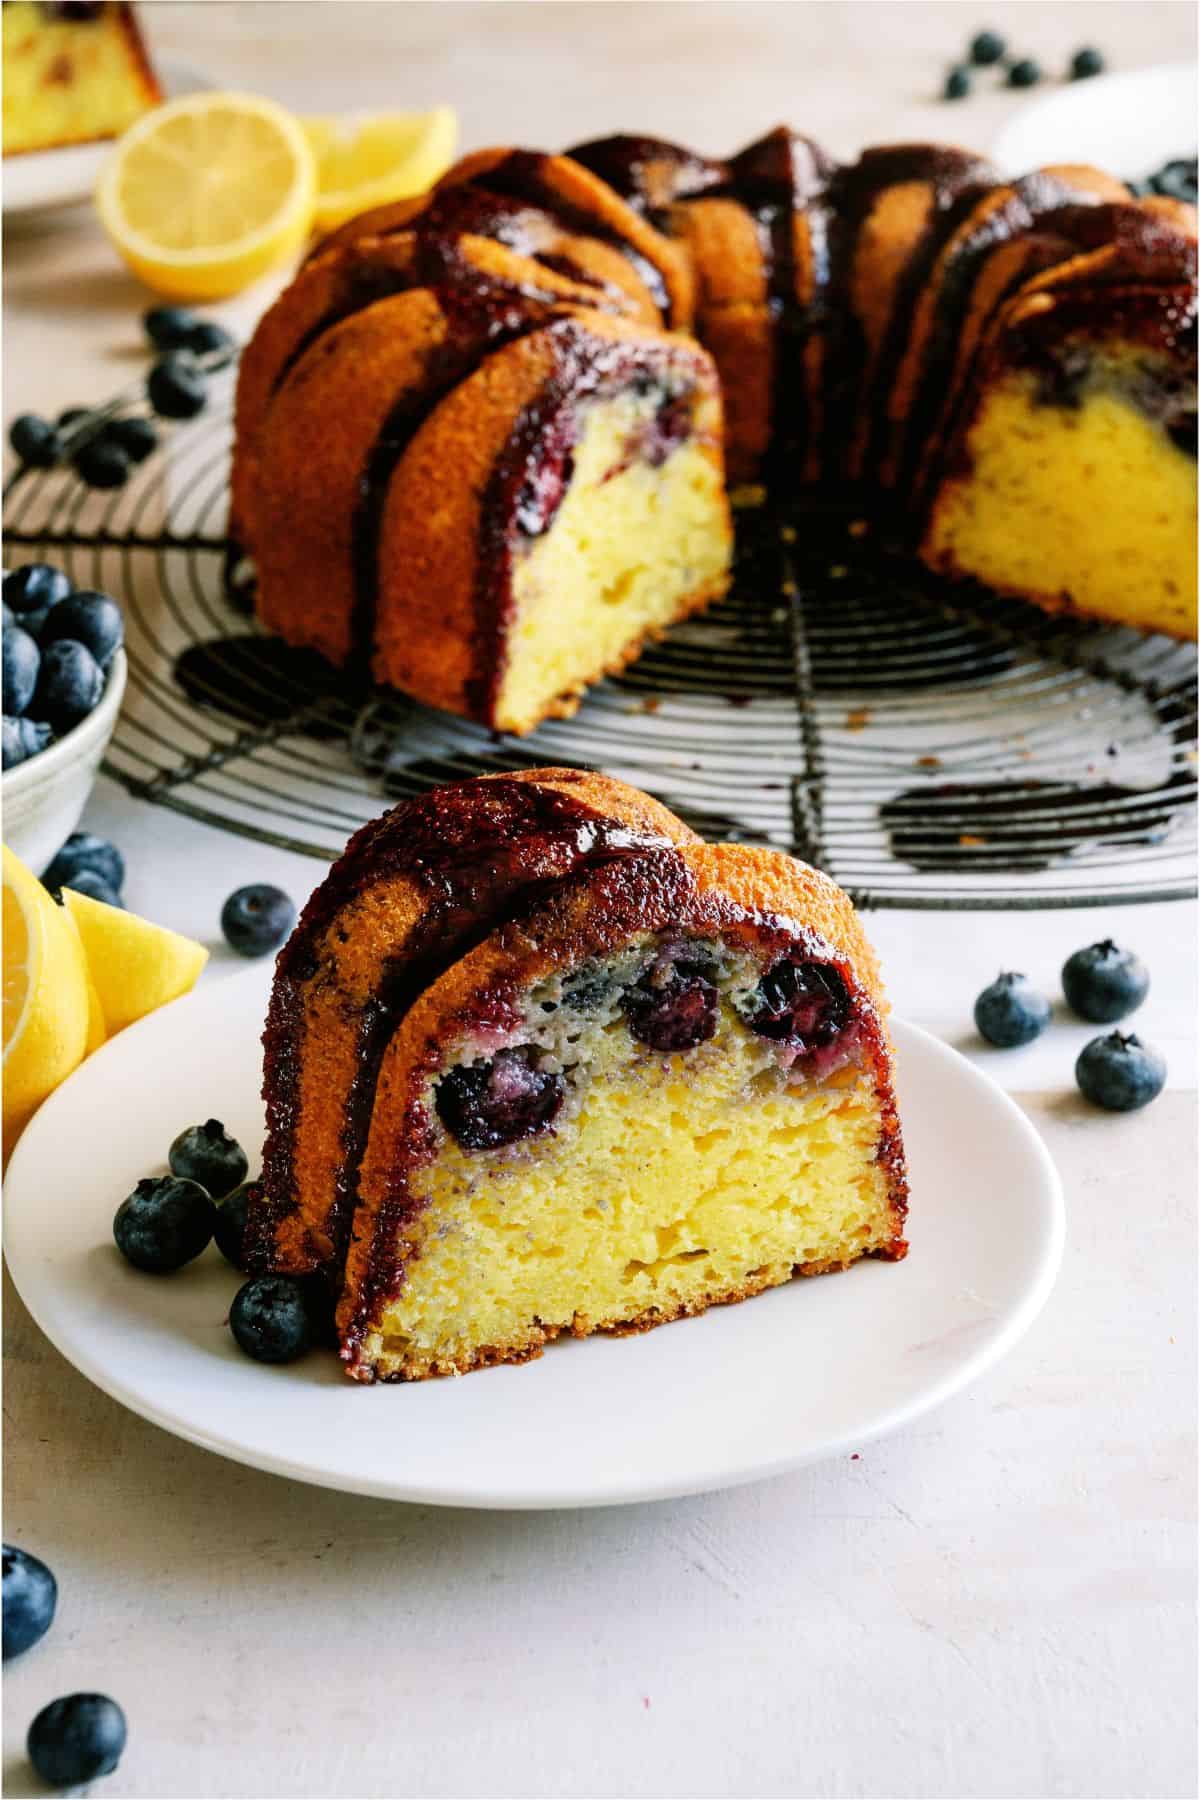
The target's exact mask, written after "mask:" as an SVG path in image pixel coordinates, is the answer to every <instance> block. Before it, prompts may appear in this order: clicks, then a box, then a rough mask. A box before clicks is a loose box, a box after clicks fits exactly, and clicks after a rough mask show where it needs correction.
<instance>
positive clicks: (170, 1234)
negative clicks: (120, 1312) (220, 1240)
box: [113, 1175, 216, 1275]
mask: <svg viewBox="0 0 1200 1800" xmlns="http://www.w3.org/2000/svg"><path fill="white" fill-rule="evenodd" d="M215 1223H216V1208H215V1207H214V1206H213V1203H212V1200H211V1198H210V1197H209V1195H208V1194H207V1193H206V1191H205V1190H204V1188H202V1187H201V1186H200V1184H199V1182H196V1181H184V1180H181V1179H179V1177H177V1176H174V1175H160V1176H147V1177H145V1178H144V1179H143V1180H141V1181H139V1182H138V1184H137V1186H136V1187H135V1188H134V1190H133V1192H132V1194H130V1195H129V1197H128V1199H126V1200H123V1201H122V1202H121V1204H120V1206H119V1207H118V1208H117V1212H116V1217H115V1218H114V1219H113V1238H114V1240H115V1242H116V1246H117V1249H118V1250H119V1251H120V1252H121V1255H122V1256H123V1257H124V1258H125V1260H126V1261H127V1262H131V1263H132V1264H133V1266H134V1268H135V1269H141V1270H143V1271H144V1273H146V1274H147V1275H169V1274H172V1273H173V1272H174V1271H175V1270H176V1269H182V1267H183V1266H184V1264H185V1263H189V1262H191V1261H192V1260H193V1259H194V1258H195V1257H197V1256H199V1254H200V1252H201V1251H202V1250H203V1249H205V1248H206V1246H207V1245H208V1244H209V1243H210V1242H211V1241H212V1235H213V1227H214V1225H215Z"/></svg>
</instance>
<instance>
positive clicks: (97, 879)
mask: <svg viewBox="0 0 1200 1800" xmlns="http://www.w3.org/2000/svg"><path fill="white" fill-rule="evenodd" d="M63 886H64V887H69V888H70V889H71V890H72V892H74V893H76V894H86V895H87V897H88V899H89V900H99V902H100V903H101V905H102V906H116V907H118V908H120V909H121V910H122V911H123V910H124V905H125V903H124V901H123V900H122V899H121V896H120V894H119V893H118V892H117V890H116V888H113V887H109V885H108V883H107V881H105V879H104V877H103V876H102V875H97V874H96V873H95V871H94V870H92V869H80V871H79V873H78V875H72V877H71V879H70V881H65V882H64V883H63Z"/></svg>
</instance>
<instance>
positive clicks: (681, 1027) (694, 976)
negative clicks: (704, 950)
mask: <svg viewBox="0 0 1200 1800" xmlns="http://www.w3.org/2000/svg"><path fill="white" fill-rule="evenodd" d="M658 973H659V972H658V971H652V972H651V973H650V974H649V975H644V976H643V977H642V979H641V980H640V981H639V982H638V983H637V984H636V985H635V986H634V987H631V988H626V990H625V992H624V993H623V994H622V995H621V1011H622V1012H623V1013H624V1014H625V1021H626V1024H627V1025H628V1026H629V1029H630V1032H631V1033H632V1035H633V1036H634V1037H635V1038H637V1040H638V1042H639V1043H641V1044H646V1045H648V1046H649V1048H650V1049H651V1050H663V1051H667V1052H670V1051H672V1050H694V1049H695V1047H696V1045H697V1044H704V1043H707V1042H708V1040H709V1038H710V1037H712V1035H713V1033H714V1032H715V1031H716V1029H717V1006H718V994H717V990H716V988H715V987H714V985H713V983H712V982H711V981H709V980H707V979H706V977H705V975H704V974H703V973H702V972H701V971H700V969H698V968H695V967H693V966H692V965H690V964H688V963H676V964H675V965H674V966H673V967H672V969H671V971H670V974H669V976H668V978H667V979H666V980H663V981H660V980H659V979H658Z"/></svg>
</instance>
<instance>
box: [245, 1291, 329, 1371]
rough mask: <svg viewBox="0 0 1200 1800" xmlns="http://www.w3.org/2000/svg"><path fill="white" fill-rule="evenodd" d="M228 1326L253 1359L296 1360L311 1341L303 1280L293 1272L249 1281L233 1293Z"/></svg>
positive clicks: (309, 1313)
mask: <svg viewBox="0 0 1200 1800" xmlns="http://www.w3.org/2000/svg"><path fill="white" fill-rule="evenodd" d="M229 1329H230V1331H232V1333H233V1335H234V1337H235V1338H236V1339H237V1342H238V1346H239V1348H240V1349H242V1350H244V1351H245V1352H246V1355H247V1356H252V1357H253V1358H254V1360H255V1362H264V1363H289V1362H295V1361H296V1359H297V1357H300V1356H303V1355H304V1353H305V1351H306V1350H309V1349H311V1348H312V1342H313V1322H312V1314H311V1310H310V1303H309V1295H308V1292H307V1289H306V1286H305V1284H304V1282H302V1281H300V1280H297V1278H296V1277H295V1276H294V1275H259V1276H256V1277H255V1279H254V1280H253V1281H248V1282H247V1283H246V1285H245V1286H244V1287H241V1288H239V1289H238V1291H237V1294H236V1295H235V1296H234V1302H233V1305H232V1306H231V1307H230V1309H229Z"/></svg>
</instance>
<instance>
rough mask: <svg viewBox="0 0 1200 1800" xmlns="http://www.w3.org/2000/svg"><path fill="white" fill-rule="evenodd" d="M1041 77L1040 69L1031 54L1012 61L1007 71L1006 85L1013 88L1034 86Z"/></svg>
mask: <svg viewBox="0 0 1200 1800" xmlns="http://www.w3.org/2000/svg"><path fill="white" fill-rule="evenodd" d="M1041 79H1042V71H1041V70H1040V69H1039V67H1038V65H1037V64H1036V63H1035V62H1034V60H1033V58H1032V56H1023V57H1022V58H1021V59H1020V61H1019V62H1015V63H1013V65H1012V67H1011V68H1010V69H1009V71H1008V85H1009V87H1015V88H1027V87H1036V86H1037V84H1038V82H1039V81H1040V80H1041Z"/></svg>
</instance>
